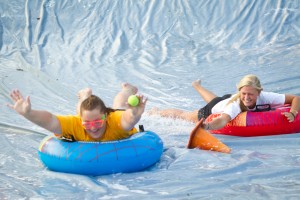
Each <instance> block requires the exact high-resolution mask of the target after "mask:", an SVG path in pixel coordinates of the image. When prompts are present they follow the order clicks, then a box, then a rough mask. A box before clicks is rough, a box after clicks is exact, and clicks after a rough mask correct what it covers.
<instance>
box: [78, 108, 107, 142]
mask: <svg viewBox="0 0 300 200" xmlns="http://www.w3.org/2000/svg"><path fill="white" fill-rule="evenodd" d="M81 120H82V126H83V127H84V129H85V130H86V132H87V133H88V134H89V136H90V137H92V138H93V139H99V138H101V137H102V135H103V133H104V130H105V123H106V115H105V113H100V111H99V109H94V110H83V111H82V113H81Z"/></svg>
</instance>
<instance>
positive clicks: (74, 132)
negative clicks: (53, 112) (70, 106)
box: [55, 115, 94, 141]
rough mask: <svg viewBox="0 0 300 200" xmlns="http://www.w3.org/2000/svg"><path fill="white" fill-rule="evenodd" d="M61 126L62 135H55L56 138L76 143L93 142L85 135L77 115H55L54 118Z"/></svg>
mask: <svg viewBox="0 0 300 200" xmlns="http://www.w3.org/2000/svg"><path fill="white" fill-rule="evenodd" d="M56 117H57V119H58V121H59V122H60V125H61V130H62V134H61V135H58V134H55V135H56V136H57V137H64V138H68V139H72V140H76V141H94V139H92V138H90V137H89V135H88V134H87V133H86V131H85V129H84V128H83V126H82V125H81V124H82V122H81V119H80V117H79V116H78V115H65V116H63V115H57V116H56Z"/></svg>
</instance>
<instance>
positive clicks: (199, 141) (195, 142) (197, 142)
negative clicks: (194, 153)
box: [187, 119, 231, 153]
mask: <svg viewBox="0 0 300 200" xmlns="http://www.w3.org/2000/svg"><path fill="white" fill-rule="evenodd" d="M202 123H203V119H201V120H200V121H199V122H198V124H197V125H196V127H195V128H194V129H193V130H192V132H191V134H190V139H189V143H188V145H187V148H189V149H192V148H199V149H204V150H211V151H218V152H222V153H230V151H231V149H230V148H229V147H228V146H226V145H225V144H224V143H222V142H221V141H220V140H218V139H217V138H215V137H214V136H213V135H212V134H210V133H209V132H207V131H205V130H204V129H203V128H202V127H201V125H202Z"/></svg>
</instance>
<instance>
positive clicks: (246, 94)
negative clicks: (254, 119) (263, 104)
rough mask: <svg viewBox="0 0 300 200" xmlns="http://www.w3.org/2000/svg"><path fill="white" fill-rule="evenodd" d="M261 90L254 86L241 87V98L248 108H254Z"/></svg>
mask: <svg viewBox="0 0 300 200" xmlns="http://www.w3.org/2000/svg"><path fill="white" fill-rule="evenodd" d="M258 96H259V91H258V90H257V89H255V88H254V87H252V86H244V87H242V88H241V89H240V98H241V101H242V102H243V104H244V105H245V106H247V107H248V108H251V109H252V108H254V107H255V105H256V100H257V97H258Z"/></svg>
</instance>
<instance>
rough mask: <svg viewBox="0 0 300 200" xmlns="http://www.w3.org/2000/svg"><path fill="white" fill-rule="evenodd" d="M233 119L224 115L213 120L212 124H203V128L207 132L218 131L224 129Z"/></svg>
mask: <svg viewBox="0 0 300 200" xmlns="http://www.w3.org/2000/svg"><path fill="white" fill-rule="evenodd" d="M230 120H231V117H230V116H229V115H227V114H225V113H223V114H222V115H221V116H220V117H218V118H215V119H213V120H212V121H211V122H208V123H203V124H202V128H204V129H205V130H217V129H221V128H223V127H224V126H225V125H226V124H227V123H228V122H230Z"/></svg>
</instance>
